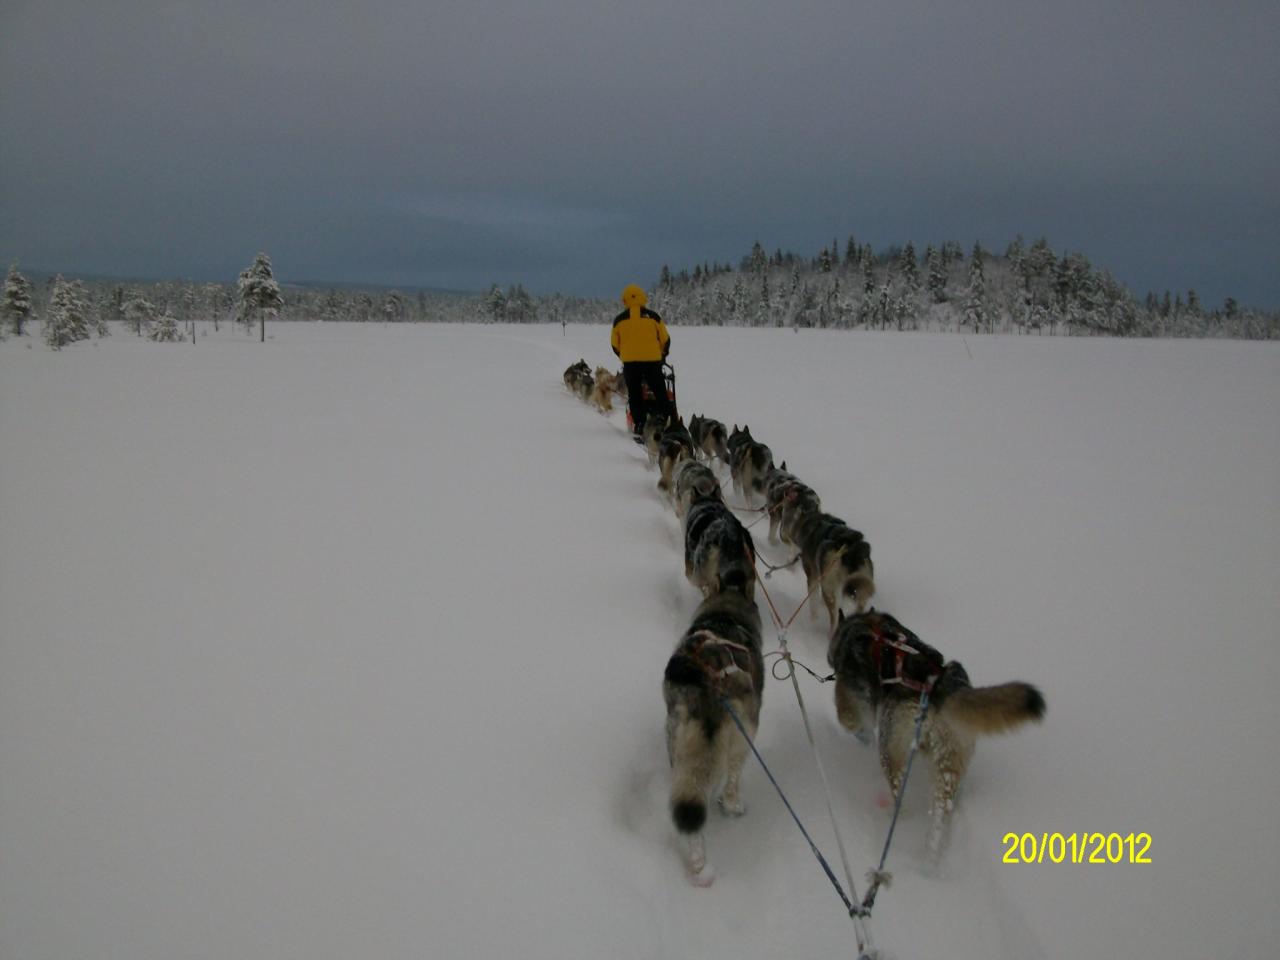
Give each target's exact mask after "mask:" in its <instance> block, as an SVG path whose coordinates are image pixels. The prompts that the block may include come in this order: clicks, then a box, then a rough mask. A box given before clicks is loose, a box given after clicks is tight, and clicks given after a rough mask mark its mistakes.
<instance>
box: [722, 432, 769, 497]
mask: <svg viewBox="0 0 1280 960" xmlns="http://www.w3.org/2000/svg"><path fill="white" fill-rule="evenodd" d="M728 445H729V476H730V478H731V479H732V480H733V491H734V493H737V494H740V495H741V496H742V498H743V500H744V502H745V503H746V505H747V506H748V507H750V506H751V505H752V504H753V503H754V502H755V495H756V494H757V493H759V494H761V495H763V494H764V482H765V478H766V477H767V476H768V475H769V469H770V468H771V467H772V466H773V451H771V450H770V449H769V448H768V447H767V446H765V445H764V444H763V443H757V442H756V441H755V440H754V439H753V438H752V436H751V428H750V427H748V426H746V425H745V424H744V425H743V427H742V429H741V430H739V429H738V425H737V424H734V426H733V432H732V433H730V434H729V441H728Z"/></svg>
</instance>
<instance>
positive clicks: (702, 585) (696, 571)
mask: <svg viewBox="0 0 1280 960" xmlns="http://www.w3.org/2000/svg"><path fill="white" fill-rule="evenodd" d="M755 561H756V548H755V544H754V543H752V541H751V534H750V533H749V532H748V530H747V528H746V527H744V526H743V525H742V522H741V521H740V520H739V519H738V518H737V517H735V516H734V515H733V511H732V510H730V509H729V508H728V507H727V506H725V504H724V501H723V500H722V499H721V498H720V488H719V487H716V489H715V492H714V493H711V494H707V495H699V494H697V493H694V494H693V495H692V496H691V498H690V501H689V509H688V510H687V511H686V512H685V515H684V575H685V576H686V577H688V578H689V582H690V583H692V584H693V585H694V586H695V587H697V588H698V589H700V590H701V591H702V593H703V595H704V596H708V597H709V596H714V595H715V594H717V593H721V592H723V591H725V590H737V591H738V592H739V593H741V594H742V595H743V596H745V597H746V598H747V599H748V600H755V596H756V567H755Z"/></svg>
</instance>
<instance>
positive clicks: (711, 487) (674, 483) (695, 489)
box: [670, 459, 724, 519]
mask: <svg viewBox="0 0 1280 960" xmlns="http://www.w3.org/2000/svg"><path fill="white" fill-rule="evenodd" d="M670 493H671V500H672V503H673V504H674V506H675V511H676V516H677V517H680V518H681V519H684V515H685V514H686V513H688V512H689V504H690V503H692V502H693V500H694V498H695V497H697V498H699V499H702V498H711V499H713V500H720V501H722V502H723V500H724V497H723V495H722V494H721V492H720V481H719V480H718V479H716V475H715V474H714V473H713V472H712V471H711V468H710V467H708V466H707V465H706V464H705V463H701V462H700V461H698V460H693V459H689V460H681V461H680V462H679V463H677V464H676V467H675V469H674V470H673V471H672V472H671V490H670Z"/></svg>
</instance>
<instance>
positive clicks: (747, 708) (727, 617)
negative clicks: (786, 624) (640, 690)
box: [662, 591, 764, 886]
mask: <svg viewBox="0 0 1280 960" xmlns="http://www.w3.org/2000/svg"><path fill="white" fill-rule="evenodd" d="M760 648H761V642H760V611H759V610H758V609H757V608H756V605H755V603H754V602H753V601H751V600H749V599H747V598H746V597H744V596H742V594H740V593H737V592H733V591H727V592H725V593H720V594H717V595H716V596H714V597H709V598H707V599H706V600H704V601H703V602H702V605H701V606H699V607H698V610H697V612H696V613H695V614H694V616H693V622H692V623H691V624H690V625H689V629H688V631H687V632H686V633H685V635H684V636H683V637H681V638H680V642H679V644H678V645H677V646H676V649H675V653H673V654H672V655H671V659H670V660H668V661H667V669H666V673H665V675H664V676H663V680H662V696H663V699H664V700H665V701H666V704H667V759H668V761H669V762H670V764H671V770H672V781H671V819H672V822H673V823H674V824H675V828H676V831H677V832H678V833H679V834H680V835H681V837H682V838H683V839H684V844H685V851H684V852H685V858H686V859H685V867H686V869H687V870H688V873H689V878H690V880H691V881H692V882H693V883H695V884H697V885H698V886H708V885H710V883H711V881H712V880H714V879H715V874H714V872H712V870H711V869H710V868H709V867H708V866H707V861H706V849H705V845H704V842H703V835H702V828H703V825H704V824H705V823H706V820H707V804H708V801H709V800H710V798H711V796H712V795H713V794H715V795H716V796H717V800H718V801H719V804H720V809H721V810H722V811H723V812H724V813H726V814H728V815H730V816H739V815H741V814H742V813H744V812H745V808H744V807H743V804H742V798H741V796H740V794H739V781H740V779H741V776H742V764H743V761H744V760H745V759H746V756H747V751H748V749H749V747H748V745H747V741H746V740H745V739H744V738H743V736H742V733H741V731H740V730H739V729H738V726H737V724H735V723H734V721H733V717H731V716H730V715H729V712H728V710H727V709H726V708H725V706H724V703H723V702H722V701H727V702H728V704H729V705H730V706H731V707H732V709H733V712H734V713H735V714H736V715H737V716H738V719H739V720H740V721H741V722H742V725H743V727H744V728H745V729H746V730H747V733H748V735H749V736H751V737H753V738H754V737H755V733H756V727H757V725H758V724H759V722H760V703H761V694H762V692H763V690H764V662H763V658H762V657H761V651H760Z"/></svg>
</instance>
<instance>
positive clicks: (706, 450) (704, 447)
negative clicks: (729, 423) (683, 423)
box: [689, 413, 729, 466]
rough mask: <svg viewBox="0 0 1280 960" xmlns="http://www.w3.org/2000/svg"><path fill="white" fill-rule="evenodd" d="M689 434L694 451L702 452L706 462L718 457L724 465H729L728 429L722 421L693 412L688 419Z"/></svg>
mask: <svg viewBox="0 0 1280 960" xmlns="http://www.w3.org/2000/svg"><path fill="white" fill-rule="evenodd" d="M689 435H690V436H691V437H692V438H693V449H694V451H695V452H696V453H700V454H702V456H704V457H705V458H706V460H707V463H708V464H711V463H712V461H713V460H714V459H716V458H718V459H719V460H720V462H721V463H723V464H724V465H725V466H728V465H729V431H728V430H726V429H725V426H724V424H723V423H721V422H720V421H719V420H712V419H711V418H710V417H702V416H699V415H698V414H696V413H695V414H694V415H693V419H691V420H690V421H689Z"/></svg>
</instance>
